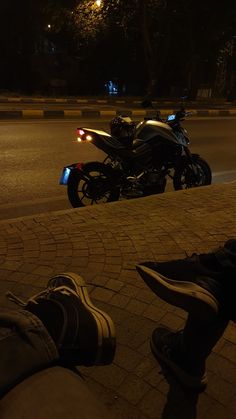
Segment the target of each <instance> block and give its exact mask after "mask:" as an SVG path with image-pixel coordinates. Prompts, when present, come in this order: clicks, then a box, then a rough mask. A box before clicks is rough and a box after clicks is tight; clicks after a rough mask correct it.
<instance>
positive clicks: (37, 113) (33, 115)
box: [22, 109, 44, 118]
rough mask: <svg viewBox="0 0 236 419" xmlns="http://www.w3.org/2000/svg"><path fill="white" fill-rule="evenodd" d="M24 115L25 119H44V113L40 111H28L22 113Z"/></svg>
mask: <svg viewBox="0 0 236 419" xmlns="http://www.w3.org/2000/svg"><path fill="white" fill-rule="evenodd" d="M22 115H23V117H24V118H29V117H31V118H37V117H38V118H43V116H44V111H43V110H40V109H27V110H24V111H22Z"/></svg>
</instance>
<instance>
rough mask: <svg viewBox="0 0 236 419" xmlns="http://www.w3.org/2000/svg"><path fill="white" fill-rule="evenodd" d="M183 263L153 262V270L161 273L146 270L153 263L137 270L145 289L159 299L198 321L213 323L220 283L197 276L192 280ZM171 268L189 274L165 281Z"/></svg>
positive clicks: (146, 263)
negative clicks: (181, 269)
mask: <svg viewBox="0 0 236 419" xmlns="http://www.w3.org/2000/svg"><path fill="white" fill-rule="evenodd" d="M179 262H181V263H179ZM182 262H183V261H171V262H163V263H161V262H160V263H155V269H158V270H159V271H160V272H157V271H156V270H153V269H151V268H150V267H149V266H150V264H151V263H152V262H145V263H144V264H142V265H137V266H136V269H137V271H138V273H139V274H140V276H141V277H142V279H143V280H144V281H145V283H146V284H147V285H148V287H149V288H150V289H151V290H152V291H153V292H154V293H155V294H156V295H157V296H158V297H160V298H161V299H162V300H164V301H166V302H167V303H169V304H172V305H174V306H176V307H179V308H181V309H183V310H185V311H187V312H188V313H189V314H191V315H193V316H194V317H198V318H199V320H201V321H204V322H211V321H213V320H214V319H215V317H216V316H217V314H218V311H219V298H220V297H219V295H220V286H219V284H218V283H217V282H216V281H215V280H213V279H212V278H210V277H206V276H205V277H202V276H200V275H199V276H195V277H194V278H191V273H192V272H191V271H190V270H189V263H187V264H186V265H187V266H186V265H185V264H184V263H182ZM170 265H171V268H176V270H177V269H179V268H180V266H181V268H185V269H186V273H187V272H188V279H187V278H186V279H181V276H180V277H179V278H178V279H177V280H175V279H172V277H171V279H170V277H169V278H168V277H167V275H170V274H169V268H170ZM151 266H152V265H151ZM184 272H185V271H184ZM164 273H165V275H166V276H165V275H164ZM173 276H174V277H175V276H176V275H173ZM184 278H185V276H184Z"/></svg>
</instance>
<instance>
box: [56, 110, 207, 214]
mask: <svg viewBox="0 0 236 419" xmlns="http://www.w3.org/2000/svg"><path fill="white" fill-rule="evenodd" d="M189 114H190V113H189V112H187V111H186V110H185V108H184V107H183V106H182V107H181V108H180V110H178V111H177V112H175V113H172V114H171V115H169V116H168V117H167V119H166V120H165V121H163V120H162V118H161V116H160V113H159V112H157V115H156V116H155V117H154V118H145V119H144V120H143V121H141V122H139V123H138V124H137V125H136V124H135V123H134V122H133V121H132V120H131V119H130V118H129V117H122V116H118V117H116V118H114V119H113V120H112V121H111V124H110V128H111V134H109V133H107V132H105V131H102V130H96V129H91V128H77V141H78V142H89V143H92V144H93V145H94V146H95V147H97V148H99V149H101V150H102V151H103V152H104V153H106V155H107V156H106V158H105V160H104V161H103V162H98V161H94V162H87V163H82V162H79V163H74V164H71V165H69V166H66V167H64V169H63V171H62V175H61V178H60V184H62V185H67V193H68V198H69V201H70V203H71V205H72V206H73V207H83V206H86V205H93V204H98V203H105V202H112V201H118V200H119V199H120V197H121V198H126V199H130V198H138V197H144V196H148V195H152V194H159V193H163V192H164V191H165V188H166V183H167V178H168V177H169V178H170V179H171V180H172V182H173V187H174V189H175V190H180V189H186V188H193V187H198V186H204V185H210V184H211V181H212V173H211V169H210V167H209V165H208V163H207V162H206V161H205V160H204V159H202V158H201V157H200V156H199V155H198V154H192V153H191V152H190V150H189V148H188V144H189V142H190V140H189V137H188V133H187V131H186V129H185V128H183V127H182V126H181V121H183V120H184V119H185V118H186V117H187V116H188V115H189Z"/></svg>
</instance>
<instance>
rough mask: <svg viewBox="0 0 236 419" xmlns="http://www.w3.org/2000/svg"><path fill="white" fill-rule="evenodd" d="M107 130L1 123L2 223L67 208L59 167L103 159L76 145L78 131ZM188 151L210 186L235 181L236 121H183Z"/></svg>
mask: <svg viewBox="0 0 236 419" xmlns="http://www.w3.org/2000/svg"><path fill="white" fill-rule="evenodd" d="M78 125H79V126H84V127H86V126H87V127H97V128H98V129H105V130H108V121H105V120H101V119H97V120H80V121H79V122H76V120H38V121H33V120H32V121H31V120H28V121H13V120H11V121H1V122H0V127H1V129H0V153H1V194H0V219H5V218H14V217H19V216H25V215H31V214H36V213H40V212H45V211H50V210H60V209H66V208H71V207H70V204H69V203H68V200H67V195H66V187H64V186H60V185H59V184H58V182H59V177H60V174H61V169H62V168H63V166H65V165H67V164H70V163H73V162H76V161H89V160H90V161H91V160H102V158H103V153H102V152H101V151H99V150H97V149H96V148H95V147H94V146H92V145H91V144H78V143H77V142H75V141H73V140H75V128H76V127H77V126H78ZM185 127H186V128H187V129H188V131H189V133H190V137H191V139H192V140H191V145H190V146H191V150H192V151H193V152H197V153H199V154H200V155H201V156H202V157H203V158H205V159H206V160H207V161H208V163H209V164H210V166H211V168H212V171H213V183H222V182H228V181H233V180H236V134H235V133H236V119H235V118H216V117H212V118H199V117H198V118H192V119H190V120H188V121H186V122H185Z"/></svg>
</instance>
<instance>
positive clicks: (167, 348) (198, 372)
mask: <svg viewBox="0 0 236 419" xmlns="http://www.w3.org/2000/svg"><path fill="white" fill-rule="evenodd" d="M181 334H182V332H177V333H174V332H171V331H170V330H169V329H167V328H164V327H163V328H162V327H159V328H156V329H155V330H154V331H153V333H152V337H151V342H150V346H151V350H152V353H153V355H154V356H155V358H156V359H157V360H158V361H163V362H164V364H165V365H166V366H167V367H168V368H169V369H170V371H171V372H172V373H173V374H174V376H175V377H176V378H177V379H178V381H179V382H180V383H181V384H182V385H183V386H185V387H188V388H190V389H192V390H196V391H203V390H204V389H205V388H206V386H207V375H206V372H205V365H202V366H201V367H199V366H198V367H196V365H193V363H191V362H189V361H188V360H187V357H186V355H184V354H183V353H181V350H180V344H179V341H180V340H181Z"/></svg>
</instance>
